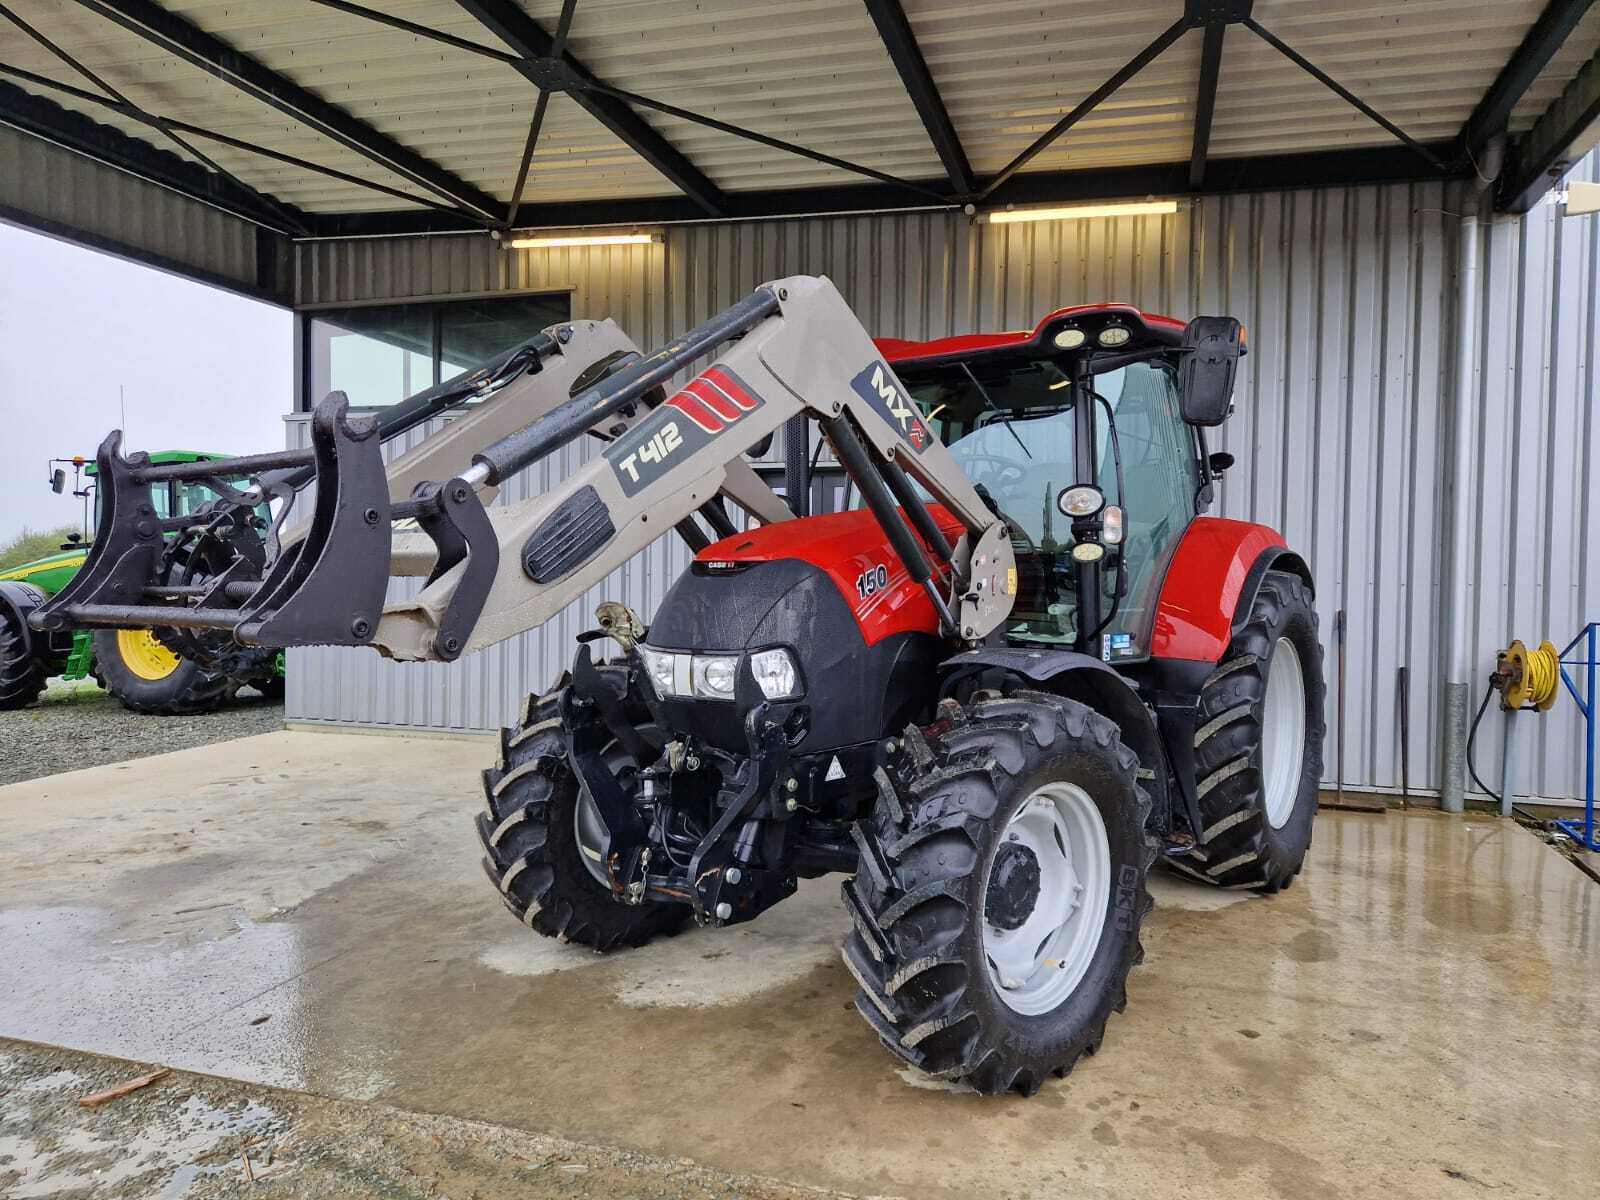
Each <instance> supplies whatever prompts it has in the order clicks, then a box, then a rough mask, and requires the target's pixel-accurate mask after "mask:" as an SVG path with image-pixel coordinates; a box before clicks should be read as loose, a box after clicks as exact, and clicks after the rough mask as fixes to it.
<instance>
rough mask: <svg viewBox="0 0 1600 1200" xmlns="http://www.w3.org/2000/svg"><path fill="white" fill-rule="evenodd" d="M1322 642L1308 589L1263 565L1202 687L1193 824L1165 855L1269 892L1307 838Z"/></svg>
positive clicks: (1300, 854)
mask: <svg viewBox="0 0 1600 1200" xmlns="http://www.w3.org/2000/svg"><path fill="white" fill-rule="evenodd" d="M1323 695H1324V688H1323V682H1322V644H1321V642H1319V641H1318V640H1317V610H1316V607H1315V606H1314V605H1313V603H1312V597H1311V589H1310V588H1309V587H1307V586H1306V583H1305V581H1304V580H1302V579H1301V578H1300V577H1299V576H1297V575H1290V574H1287V573H1285V572H1282V571H1268V572H1267V574H1266V577H1265V578H1264V579H1263V580H1262V581H1261V587H1260V589H1259V590H1258V591H1257V593H1256V597H1255V601H1254V603H1253V604H1252V605H1251V608H1250V616H1249V618H1248V620H1246V622H1245V624H1244V626H1243V628H1241V629H1240V630H1239V632H1238V633H1236V634H1235V635H1234V638H1233V642H1232V644H1231V645H1230V646H1229V647H1228V652H1227V653H1226V654H1225V655H1223V658H1222V662H1221V663H1220V664H1218V666H1217V669H1216V670H1215V671H1213V672H1212V673H1211V675H1210V676H1209V677H1208V678H1207V679H1206V681H1205V684H1204V685H1203V686H1202V687H1201V689H1200V712H1199V716H1198V717H1197V718H1196V725H1195V735H1194V743H1195V745H1194V756H1195V781H1196V782H1195V787H1196V791H1197V792H1198V794H1199V805H1200V819H1201V825H1202V827H1201V830H1200V837H1199V842H1198V844H1197V845H1196V846H1195V848H1194V849H1193V850H1191V851H1189V852H1188V853H1186V854H1185V855H1183V856H1181V857H1176V858H1173V859H1171V860H1169V861H1170V862H1171V865H1172V866H1174V867H1175V868H1177V869H1178V870H1179V871H1180V872H1182V873H1183V874H1185V875H1188V876H1191V877H1193V878H1196V879H1200V880H1202V881H1204V882H1205V883H1210V884H1215V885H1217V886H1219V887H1242V888H1256V889H1258V890H1260V891H1263V892H1276V891H1279V890H1281V889H1283V888H1286V887H1288V886H1289V885H1290V884H1291V883H1293V882H1294V877H1295V876H1296V875H1298V874H1299V873H1300V869H1301V867H1302V866H1303V865H1304V864H1305V857H1306V852H1307V851H1308V850H1309V849H1310V848H1311V829H1312V823H1313V821H1312V819H1313V818H1314V817H1315V816H1316V812H1317V785H1318V781H1319V780H1320V779H1321V778H1322V738H1323V733H1324V729H1325V725H1324V722H1323V717H1322V702H1323Z"/></svg>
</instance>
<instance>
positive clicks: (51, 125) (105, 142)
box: [0, 81, 313, 236]
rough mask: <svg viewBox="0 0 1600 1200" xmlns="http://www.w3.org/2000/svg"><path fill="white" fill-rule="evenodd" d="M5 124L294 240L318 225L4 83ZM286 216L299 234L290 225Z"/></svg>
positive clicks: (1, 109)
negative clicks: (309, 227) (285, 216)
mask: <svg viewBox="0 0 1600 1200" xmlns="http://www.w3.org/2000/svg"><path fill="white" fill-rule="evenodd" d="M0 124H4V125H9V126H10V127H11V128H13V129H19V130H21V131H22V132H23V133H29V134H32V135H33V136H34V137H37V138H40V139H42V140H43V141H47V142H52V143H54V144H55V145H57V146H62V147H64V148H66V149H68V150H72V151H74V152H76V153H78V154H81V155H83V156H84V157H85V158H92V159H94V160H95V161H96V162H101V163H104V164H105V165H106V166H108V167H115V168H117V169H118V170H119V171H124V172H126V173H127V174H129V175H134V176H137V177H138V178H140V179H143V180H145V181H146V182H148V183H153V184H157V185H159V186H160V187H164V188H167V189H169V190H170V191H174V192H177V193H179V194H180V195H184V196H188V197H189V198H190V199H192V200H198V201H200V202H201V203H203V204H209V205H210V206H211V207H213V208H217V209H220V210H222V211H223V212H226V213H229V214H231V215H233V216H235V217H240V218H242V219H243V220H246V221H249V222H251V223H253V224H256V225H262V226H265V227H266V228H268V229H272V230H275V231H277V232H278V233H282V234H286V235H288V236H294V235H295V234H296V233H297V232H304V228H305V227H306V226H309V225H311V224H312V223H313V219H312V218H311V217H310V216H309V215H308V214H306V213H304V212H302V211H301V210H300V209H298V208H295V207H293V206H292V205H287V204H284V203H283V202H282V201H279V200H274V199H272V198H271V197H269V196H265V195H263V194H262V193H261V192H258V191H256V190H255V189H254V188H249V187H245V186H244V185H242V184H238V183H235V182H234V181H232V180H230V179H228V178H227V177H226V176H223V175H217V174H215V173H213V172H211V171H208V170H206V169H205V168H204V167H202V166H201V165H200V164H199V163H196V162H190V161H189V160H188V159H185V158H180V157H179V156H178V155H176V154H174V153H172V152H171V151H170V150H162V149H159V148H158V147H156V146H152V145H151V144H150V143H149V142H146V141H144V140H142V139H140V138H135V137H129V136H128V135H127V134H125V133H123V132H122V131H121V130H120V129H114V128H112V127H111V126H110V125H102V124H101V123H100V122H99V121H96V120H94V119H93V118H92V117H89V116H86V115H85V114H83V113H80V112H74V111H72V110H71V109H68V108H63V107H62V106H61V105H59V104H57V103H56V102H55V101H54V100H48V99H46V98H44V97H43V96H36V95H34V94H33V93H31V92H27V91H24V90H23V89H22V88H20V87H17V86H16V85H14V84H10V83H5V82H3V81H0ZM286 212H287V213H288V214H289V216H291V217H292V218H293V222H294V225H297V226H299V227H300V228H299V229H296V228H294V227H293V226H288V225H287V224H286V222H285V220H284V214H285V213H286Z"/></svg>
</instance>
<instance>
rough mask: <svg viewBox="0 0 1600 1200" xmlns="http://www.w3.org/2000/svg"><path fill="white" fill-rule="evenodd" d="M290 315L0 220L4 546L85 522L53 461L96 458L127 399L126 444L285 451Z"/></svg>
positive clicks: (0, 529)
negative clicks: (62, 488) (57, 481)
mask: <svg viewBox="0 0 1600 1200" xmlns="http://www.w3.org/2000/svg"><path fill="white" fill-rule="evenodd" d="M293 329H294V322H293V318H292V317H291V315H290V313H289V311H288V310H287V309H282V308H276V307H274V306H273V305H270V304H263V303H261V302H259V301H256V300H249V299H246V298H245V297H243V296H239V295H236V294H235V293H232V292H226V291H223V290H221V289H220V288H213V287H207V286H206V285H204V284H200V283H193V282H191V281H189V280H187V279H180V278H179V277H178V276H176V275H169V274H166V273H165V272H163V271H157V270H155V269H153V268H151V267H145V266H141V265H139V264H137V263H132V262H128V261H126V260H124V259H120V258H114V257H112V256H111V255H109V254H101V253H99V252H98V251H94V250H85V249H82V248H81V247H78V246H74V245H70V244H69V243H67V242H62V241H57V240H56V239H54V238H48V237H44V236H42V235H40V234H36V233H30V232H28V231H27V230H24V229H19V228H17V227H16V226H13V225H7V224H5V223H4V222H0V543H4V542H6V541H9V540H10V539H11V537H12V536H13V535H14V534H16V533H17V531H18V530H19V529H21V528H22V527H23V526H27V527H28V528H30V529H48V528H52V527H54V526H57V525H69V524H76V523H77V521H78V519H79V517H80V514H81V511H82V509H81V502H80V501H78V500H74V499H73V498H72V497H71V496H70V495H66V496H57V495H55V494H54V493H53V492H51V490H50V487H49V482H48V472H47V470H46V460H48V459H51V458H65V457H69V456H71V455H74V454H82V455H85V456H92V455H93V454H94V452H95V448H96V447H97V446H98V445H99V444H100V441H101V439H102V438H104V437H105V435H106V434H107V433H108V432H109V431H110V430H112V429H113V428H116V427H117V426H118V425H119V424H122V418H121V417H120V416H119V409H118V396H117V391H118V386H119V385H120V386H121V387H122V389H123V394H124V396H125V404H126V410H125V411H126V414H127V417H126V424H125V426H124V429H125V432H126V435H127V436H126V438H125V439H124V443H123V445H124V448H125V449H127V450H136V449H137V450H177V449H181V450H219V451H224V452H227V453H231V454H250V453H254V452H257V451H261V450H277V449H281V448H282V447H283V444H284V427H283V415H284V414H285V413H287V412H288V411H289V409H290V408H291V407H292V406H293V404H294V381H293V368H294V344H293Z"/></svg>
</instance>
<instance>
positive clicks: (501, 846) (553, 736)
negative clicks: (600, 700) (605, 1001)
mask: <svg viewBox="0 0 1600 1200" xmlns="http://www.w3.org/2000/svg"><path fill="white" fill-rule="evenodd" d="M599 670H600V673H601V674H602V676H604V677H606V679H607V680H608V682H610V683H611V684H613V685H614V686H616V687H618V688H620V689H622V694H624V695H625V694H626V687H627V672H626V669H625V668H620V667H608V666H602V667H600V668H599ZM562 691H563V689H562V688H557V689H556V690H555V691H553V692H550V693H548V694H547V695H544V696H538V697H531V696H530V697H529V699H528V706H527V710H526V711H525V712H524V714H523V719H522V723H521V725H519V726H518V727H517V728H515V729H503V730H501V732H500V762H499V764H498V765H497V766H495V767H492V768H490V769H489V770H487V771H485V772H484V773H483V790H484V796H485V799H486V804H485V810H484V811H483V812H481V813H479V814H478V820H477V826H478V840H479V841H480V842H482V843H483V852H484V854H483V869H484V871H485V872H486V873H487V874H488V876H489V881H490V882H491V883H493V884H494V885H495V887H496V888H497V889H498V890H499V892H500V896H501V899H502V900H504V901H505V905H506V907H507V908H508V909H510V910H511V914H512V916H514V917H516V918H517V919H518V920H519V921H522V922H524V923H525V924H527V925H528V927H529V928H531V929H533V930H534V931H535V932H537V933H542V934H544V935H545V936H546V937H553V938H559V939H561V940H562V941H566V942H578V943H580V944H581V945H584V946H592V947H593V948H594V949H596V950H599V951H606V950H614V949H616V948H617V947H619V946H642V945H643V944H644V943H645V942H648V941H649V940H650V939H651V938H653V937H655V936H656V935H657V934H663V933H673V932H676V931H677V929H678V928H680V927H681V926H682V925H683V923H684V922H685V921H686V920H687V919H688V918H689V916H690V911H691V910H690V909H689V907H688V906H687V905H682V904H661V903H652V902H646V903H644V904H623V903H622V902H621V901H619V900H618V899H617V898H616V897H615V896H614V895H613V894H612V891H611V888H610V886H609V884H608V883H607V882H606V873H605V866H604V864H603V862H601V860H600V852H599V850H598V849H597V845H598V843H597V841H596V835H597V831H598V832H599V833H600V834H601V835H602V836H603V831H604V825H603V824H601V823H600V817H599V813H598V811H596V809H595V807H594V805H593V803H592V802H591V801H590V800H589V799H588V796H587V793H586V792H584V791H583V789H582V788H581V787H580V785H579V783H578V780H577V777H576V776H575V775H574V774H573V771H572V767H571V765H570V764H569V763H568V761H567V739H566V734H565V733H564V732H563V731H562V727H561V697H562ZM623 757H625V756H619V760H618V761H616V762H614V763H613V764H612V767H613V770H619V769H620V770H621V771H622V774H621V775H619V778H620V779H621V782H622V784H623V786H624V788H627V787H628V783H629V781H628V779H627V778H626V770H627V767H626V766H625V765H624V763H623V762H622V761H621V758H623Z"/></svg>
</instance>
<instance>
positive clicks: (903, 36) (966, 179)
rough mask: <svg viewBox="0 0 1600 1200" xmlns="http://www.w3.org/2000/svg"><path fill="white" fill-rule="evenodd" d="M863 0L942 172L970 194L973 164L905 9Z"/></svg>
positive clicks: (888, 1)
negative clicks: (924, 130)
mask: <svg viewBox="0 0 1600 1200" xmlns="http://www.w3.org/2000/svg"><path fill="white" fill-rule="evenodd" d="M865 3H866V6H867V12H868V13H869V14H870V15H871V17H872V22H873V24H874V25H876V26H877V27H878V36H879V37H880V38H882V39H883V46H884V49H886V50H887V51H888V52H889V59H890V61H891V62H893V63H894V66H895V70H897V71H899V72H900V82H901V83H902V84H903V85H904V86H905V89H906V94H907V95H908V96H910V97H911V103H912V104H913V105H915V106H916V110H917V116H919V117H921V118H922V127H923V128H924V129H926V130H927V131H928V140H929V141H931V142H932V143H933V148H934V150H936V151H937V152H938V155H939V161H940V162H942V163H943V164H944V169H945V174H947V175H948V176H949V177H950V186H951V187H952V188H953V189H955V192H956V194H957V195H958V196H969V195H971V194H972V193H974V192H976V191H977V189H978V182H977V180H976V178H974V176H973V174H972V164H971V163H970V162H968V161H967V152H966V151H965V150H964V149H962V147H961V139H960V138H959V137H957V136H956V127H955V126H954V125H953V124H951V122H950V114H949V112H947V111H946V110H945V106H944V99H943V98H942V97H941V96H940V95H939V88H938V86H937V85H936V84H935V83H934V82H933V75H932V73H931V72H929V70H928V63H927V60H926V59H924V58H923V57H922V50H921V48H920V47H918V45H917V38H916V34H915V33H913V32H912V30H911V22H910V21H908V20H907V19H906V11H905V9H904V8H903V7H901V4H900V0H865Z"/></svg>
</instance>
